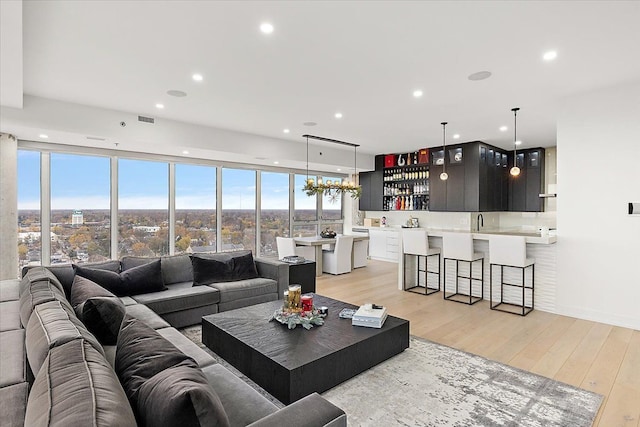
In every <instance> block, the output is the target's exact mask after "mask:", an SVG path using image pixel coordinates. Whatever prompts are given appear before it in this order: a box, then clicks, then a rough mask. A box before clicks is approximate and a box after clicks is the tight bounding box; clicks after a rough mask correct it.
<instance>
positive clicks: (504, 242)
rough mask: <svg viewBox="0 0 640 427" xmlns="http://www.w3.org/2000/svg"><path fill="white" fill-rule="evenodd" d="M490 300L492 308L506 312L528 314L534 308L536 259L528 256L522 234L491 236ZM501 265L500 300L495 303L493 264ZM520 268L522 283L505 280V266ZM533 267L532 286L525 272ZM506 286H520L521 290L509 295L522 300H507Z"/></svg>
mask: <svg viewBox="0 0 640 427" xmlns="http://www.w3.org/2000/svg"><path fill="white" fill-rule="evenodd" d="M489 263H490V264H489V301H490V305H491V310H498V311H504V312H505V313H511V314H517V315H520V316H526V315H527V314H529V313H531V311H532V310H533V303H534V284H535V276H536V269H535V260H534V259H533V258H527V243H526V240H525V238H524V237H522V236H491V237H490V238H489ZM494 265H495V266H500V300H499V302H497V304H494V302H495V301H494V300H493V266H494ZM505 267H509V268H519V269H521V270H522V282H521V283H509V282H505V281H504V268H505ZM529 267H530V268H531V286H527V284H526V280H525V273H526V271H527V268H529ZM505 286H508V287H510V288H516V289H517V288H520V289H521V290H522V295H520V292H518V291H515V292H512V293H510V295H509V297H511V298H515V297H516V296H517V297H520V298H521V301H514V300H513V299H511V301H505V292H504V290H505ZM526 291H529V293H530V297H531V298H530V301H531V305H527V298H526V296H527V295H526ZM502 306H509V307H514V308H516V309H517V311H515V310H509V309H505V308H504V307H502Z"/></svg>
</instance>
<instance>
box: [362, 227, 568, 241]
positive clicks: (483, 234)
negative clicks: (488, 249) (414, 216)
mask: <svg viewBox="0 0 640 427" xmlns="http://www.w3.org/2000/svg"><path fill="white" fill-rule="evenodd" d="M353 228H354V229H356V230H357V229H361V230H380V231H396V232H398V231H402V230H405V228H403V227H401V226H399V225H391V226H387V227H364V226H354V227H353ZM406 230H425V231H426V232H427V233H429V235H430V236H434V237H442V233H471V234H472V235H473V238H474V239H476V240H489V238H490V237H491V236H495V235H507V236H523V237H525V241H526V242H527V243H532V244H541V245H551V244H554V243H556V242H557V241H558V238H557V236H556V232H555V230H551V231H549V235H548V236H541V235H540V233H538V232H532V231H523V230H516V229H501V230H489V229H482V230H480V231H479V232H478V231H466V230H451V229H443V228H430V227H426V228H425V227H417V228H406Z"/></svg>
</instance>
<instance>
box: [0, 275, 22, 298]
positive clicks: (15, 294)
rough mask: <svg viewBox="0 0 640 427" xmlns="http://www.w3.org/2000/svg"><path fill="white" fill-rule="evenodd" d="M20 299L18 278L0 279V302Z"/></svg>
mask: <svg viewBox="0 0 640 427" xmlns="http://www.w3.org/2000/svg"><path fill="white" fill-rule="evenodd" d="M19 299H20V279H8V280H0V302H4V301H18V300H19Z"/></svg>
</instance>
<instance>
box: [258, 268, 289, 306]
mask: <svg viewBox="0 0 640 427" xmlns="http://www.w3.org/2000/svg"><path fill="white" fill-rule="evenodd" d="M255 262H256V269H257V270H258V275H259V276H260V277H264V278H266V279H273V280H275V281H276V282H278V299H282V298H283V297H284V294H283V293H284V291H286V290H287V289H289V264H287V263H286V262H282V261H278V260H277V259H270V258H255Z"/></svg>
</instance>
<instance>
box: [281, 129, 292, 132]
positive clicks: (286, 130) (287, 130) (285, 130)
mask: <svg viewBox="0 0 640 427" xmlns="http://www.w3.org/2000/svg"><path fill="white" fill-rule="evenodd" d="M282 132H284V133H289V132H291V131H290V130H289V129H284V130H283V131H282Z"/></svg>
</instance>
